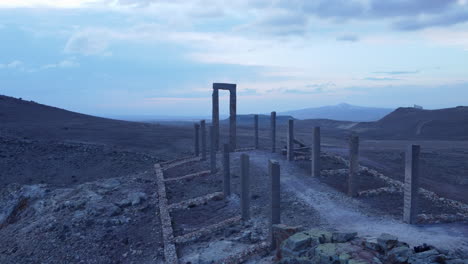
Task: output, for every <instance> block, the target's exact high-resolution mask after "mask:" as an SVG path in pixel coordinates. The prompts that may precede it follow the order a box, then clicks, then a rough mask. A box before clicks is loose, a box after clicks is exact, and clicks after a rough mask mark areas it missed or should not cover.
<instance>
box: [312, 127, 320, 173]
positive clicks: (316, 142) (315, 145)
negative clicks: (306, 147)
mask: <svg viewBox="0 0 468 264" xmlns="http://www.w3.org/2000/svg"><path fill="white" fill-rule="evenodd" d="M310 154H311V156H310V160H311V168H312V169H311V172H312V177H319V176H320V127H314V133H313V138H312V147H311V149H310Z"/></svg>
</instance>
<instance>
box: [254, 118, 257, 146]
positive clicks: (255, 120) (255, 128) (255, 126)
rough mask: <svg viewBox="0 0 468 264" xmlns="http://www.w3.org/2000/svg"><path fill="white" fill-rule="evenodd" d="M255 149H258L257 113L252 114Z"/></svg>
mask: <svg viewBox="0 0 468 264" xmlns="http://www.w3.org/2000/svg"><path fill="white" fill-rule="evenodd" d="M254 130H255V149H258V115H254Z"/></svg>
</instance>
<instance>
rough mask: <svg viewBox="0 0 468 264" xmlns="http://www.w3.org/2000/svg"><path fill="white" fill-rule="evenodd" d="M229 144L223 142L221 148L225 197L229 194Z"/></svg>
mask: <svg viewBox="0 0 468 264" xmlns="http://www.w3.org/2000/svg"><path fill="white" fill-rule="evenodd" d="M229 151H230V147H229V144H224V148H223V168H224V178H223V191H224V198H227V197H229V196H230V195H231V165H230V160H229Z"/></svg>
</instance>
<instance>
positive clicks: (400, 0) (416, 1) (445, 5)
mask: <svg viewBox="0 0 468 264" xmlns="http://www.w3.org/2000/svg"><path fill="white" fill-rule="evenodd" d="M456 3H457V0H410V1H408V0H385V1H382V0H372V1H371V2H370V10H369V12H370V13H371V14H372V15H374V16H396V17H398V16H414V15H419V14H440V13H441V12H443V11H445V10H447V9H449V8H450V7H452V6H453V5H454V4H456Z"/></svg>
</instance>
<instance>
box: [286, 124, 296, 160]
mask: <svg viewBox="0 0 468 264" xmlns="http://www.w3.org/2000/svg"><path fill="white" fill-rule="evenodd" d="M287 153H288V155H287V158H288V160H289V161H293V160H294V120H292V119H289V120H288V152H287Z"/></svg>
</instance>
